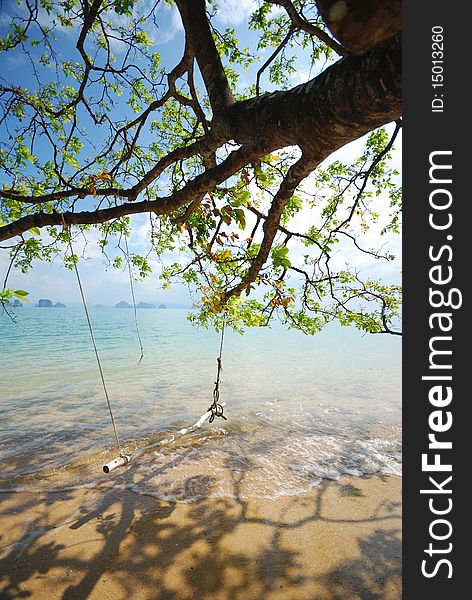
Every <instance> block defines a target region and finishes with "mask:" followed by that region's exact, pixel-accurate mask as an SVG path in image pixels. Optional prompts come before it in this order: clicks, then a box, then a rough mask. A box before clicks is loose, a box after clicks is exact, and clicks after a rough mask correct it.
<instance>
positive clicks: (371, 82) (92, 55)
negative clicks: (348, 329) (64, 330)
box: [0, 0, 401, 333]
mask: <svg viewBox="0 0 472 600" xmlns="http://www.w3.org/2000/svg"><path fill="white" fill-rule="evenodd" d="M218 4H221V5H222V6H223V7H224V6H225V1H224V0H208V1H207V2H205V1H204V0H175V1H174V0H152V1H151V0H21V1H20V2H19V5H18V7H17V8H16V9H14V10H15V12H11V13H9V14H8V15H7V16H8V18H7V19H6V18H5V15H4V18H3V22H4V23H5V22H7V23H8V27H7V30H6V31H4V32H3V34H2V39H1V42H0V49H1V51H2V53H3V55H4V58H5V57H23V59H25V60H26V61H27V66H28V75H25V77H23V76H22V78H21V80H20V78H18V77H16V78H15V79H16V80H15V81H10V80H7V78H6V77H5V76H3V77H2V80H1V85H0V102H1V105H2V116H1V121H0V127H1V132H2V136H1V137H2V142H1V146H0V170H1V173H2V174H1V182H0V183H1V189H0V210H1V213H0V218H1V222H0V240H1V241H3V242H5V241H7V245H6V246H3V248H8V250H9V252H10V254H11V264H10V266H12V265H13V266H14V267H16V268H21V269H23V270H27V269H28V268H29V267H30V266H31V263H32V261H33V260H35V259H46V260H48V259H51V258H52V257H53V256H55V255H56V254H58V253H60V254H63V255H64V259H65V261H66V264H68V265H69V266H71V265H73V264H74V262H76V261H77V260H78V256H76V255H72V256H71V255H70V254H67V250H66V241H67V239H68V237H69V236H72V237H74V236H77V235H78V234H79V233H85V235H87V233H89V232H90V231H91V230H92V229H95V230H97V231H98V232H99V237H100V240H99V243H100V245H101V247H102V249H103V251H104V253H105V252H106V251H107V248H109V247H110V244H111V240H118V243H120V242H119V241H120V240H121V239H122V238H123V237H124V238H126V236H128V235H130V234H131V216H132V215H136V214H141V213H145V214H147V215H149V233H150V244H151V247H152V248H153V251H154V252H156V253H157V254H158V256H164V255H165V253H166V252H169V251H178V252H179V259H178V261H177V262H175V263H174V264H172V265H171V266H168V265H167V266H166V267H165V268H163V270H162V273H161V274H160V276H161V277H162V278H163V279H164V280H165V281H171V280H175V279H176V278H177V279H180V280H183V281H184V282H186V283H187V284H189V285H190V286H191V287H192V289H195V290H198V293H199V307H200V312H199V313H198V315H197V316H195V317H194V318H195V319H197V320H199V321H200V322H202V323H204V324H206V323H208V322H211V321H212V322H215V323H216V325H217V326H218V324H219V323H220V322H221V315H222V314H224V315H225V318H229V319H230V321H231V323H232V324H233V326H235V327H239V326H243V325H260V324H264V323H267V322H269V321H270V319H271V318H272V317H273V316H275V315H278V316H280V317H281V318H282V319H283V320H284V321H285V322H286V323H287V324H288V325H289V326H291V327H296V328H299V329H301V330H303V331H305V332H308V333H313V332H315V331H318V330H319V329H320V328H321V327H322V326H323V325H324V324H325V323H327V322H329V321H331V320H333V319H337V320H339V321H341V323H343V324H355V325H356V326H357V327H358V328H360V329H362V330H365V331H370V332H390V333H394V331H393V329H394V326H393V325H392V323H395V319H396V318H397V315H398V311H399V294H400V288H399V286H398V285H386V284H385V283H382V282H381V281H376V280H373V279H372V278H368V279H367V280H363V279H362V278H361V274H360V273H359V272H358V270H357V269H356V267H355V266H348V265H346V266H345V267H340V266H339V265H337V266H336V265H333V256H334V254H335V248H336V244H338V247H341V248H342V249H343V252H344V253H345V255H346V258H347V259H349V257H350V256H351V255H352V254H353V253H354V252H364V253H367V254H369V255H371V256H375V257H376V258H379V259H383V260H390V259H391V258H392V256H391V255H390V254H389V253H385V252H382V251H379V250H375V249H371V248H365V247H364V246H363V243H362V241H363V234H364V233H365V231H366V230H367V228H368V227H369V225H370V224H371V222H372V221H375V219H376V217H377V214H376V198H377V197H378V196H379V195H381V192H383V193H386V194H388V197H389V201H390V206H391V215H390V216H391V218H390V220H389V222H388V223H387V224H386V225H385V227H384V233H386V232H396V231H398V228H399V211H400V190H399V187H398V185H397V183H396V179H395V175H396V173H395V171H394V170H393V169H392V168H391V167H390V166H389V162H388V159H389V157H390V155H391V151H392V147H393V144H394V142H395V139H396V137H397V135H398V132H399V130H400V128H401V120H400V115H401V31H400V30H401V17H400V15H401V4H400V2H399V1H398V0H385V1H381V0H369V1H367V0H346V1H345V2H344V1H334V2H333V1H332V0H318V1H316V2H315V1H313V0H259V1H256V0H254V2H253V9H254V10H253V12H252V14H251V16H250V18H249V19H248V22H247V27H248V30H247V31H248V33H247V37H248V40H249V42H250V43H249V42H248V47H245V44H242V43H241V42H240V41H239V40H238V39H237V37H236V33H235V30H234V29H231V28H226V29H221V27H220V29H218V26H217V25H218V15H219V14H220V11H221V6H218ZM226 4H227V1H226ZM234 4H235V3H234ZM7 6H8V9H11V10H13V5H7ZM3 8H4V10H5V6H4V7H3ZM175 15H178V19H179V20H178V22H177V23H179V22H180V23H181V24H182V32H181V34H180V37H181V43H182V51H181V54H180V55H179V57H178V58H177V59H175V57H174V55H172V56H169V53H168V52H167V53H166V52H164V53H162V52H161V53H159V52H158V51H156V49H157V48H158V47H159V46H158V42H159V36H160V35H161V34H160V32H161V31H162V28H163V27H164V24H165V23H166V20H167V22H169V19H171V18H173V16H175ZM220 23H221V20H220ZM335 37H336V38H337V39H335ZM71 42H72V43H71ZM300 55H303V56H304V57H305V60H306V61H307V63H309V66H310V69H312V70H313V72H318V74H317V75H316V76H314V77H311V76H307V81H305V82H303V83H301V84H299V85H296V86H294V85H293V79H291V75H293V73H294V70H295V66H294V65H295V62H296V60H297V56H300ZM163 59H165V60H163ZM172 60H173V62H172V64H168V63H170V62H171V61H172ZM164 62H165V63H166V64H164ZM244 69H246V70H248V72H249V73H251V76H252V77H253V81H252V83H251V85H249V86H248V87H247V89H245V90H242V89H241V86H238V78H239V77H240V75H241V73H242V72H243V71H244ZM25 73H26V71H25ZM10 79H11V78H10ZM264 89H267V90H268V91H264ZM388 123H394V124H395V125H394V127H393V129H392V128H391V132H390V134H388V133H387V130H386V129H385V128H384V126H385V125H386V124H388ZM366 134H368V135H367V137H366V143H365V147H364V150H363V152H362V153H361V156H359V157H358V158H357V159H355V160H354V161H353V162H352V163H351V164H344V163H342V162H340V161H339V160H336V161H334V162H330V163H329V164H327V166H323V165H322V164H321V163H323V161H325V159H327V158H328V157H330V156H331V155H332V154H333V153H334V152H335V151H336V150H338V149H339V148H341V147H342V146H344V145H345V144H347V143H348V142H351V141H353V140H357V139H359V138H361V137H362V136H365V135H366ZM300 215H307V216H306V219H305V220H306V221H308V222H307V223H305V224H304V225H303V229H302V230H300V228H295V226H294V222H295V223H297V222H299V221H300V218H299V217H300ZM89 235H90V233H89ZM121 247H123V246H121ZM124 254H125V258H126V259H127V260H130V261H131V263H132V265H133V268H134V269H137V270H138V271H139V273H140V275H141V276H144V275H146V274H147V273H148V272H149V264H148V261H147V259H146V257H145V256H140V255H138V254H132V255H130V254H129V253H128V252H127V251H125V252H124ZM110 260H111V261H112V262H113V263H114V265H115V266H117V267H120V266H121V264H122V259H121V257H120V256H119V255H117V256H115V257H113V258H111V259H110ZM338 262H339V261H338ZM7 279H8V274H7V278H6V280H5V285H4V290H3V296H2V297H3V300H4V301H6V300H7V299H10V298H13V297H14V296H15V290H12V289H10V288H8V287H7ZM24 294H25V292H22V291H21V290H20V291H19V295H20V296H21V297H24ZM16 295H17V296H18V294H16Z"/></svg>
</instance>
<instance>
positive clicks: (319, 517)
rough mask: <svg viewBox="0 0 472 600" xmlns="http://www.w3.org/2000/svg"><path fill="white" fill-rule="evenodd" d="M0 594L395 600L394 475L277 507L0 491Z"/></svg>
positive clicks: (325, 488)
mask: <svg viewBox="0 0 472 600" xmlns="http://www.w3.org/2000/svg"><path fill="white" fill-rule="evenodd" d="M0 501H1V508H0V532H1V533H0V597H1V598H2V600H6V599H10V598H34V599H38V600H41V599H43V598H44V599H48V600H52V599H56V598H63V599H72V598H93V599H97V600H98V599H100V600H104V599H121V598H123V599H124V598H128V599H139V600H141V599H142V600H148V599H149V600H151V599H152V600H165V599H166V600H167V599H168V600H181V599H182V600H184V599H187V598H194V599H197V598H198V599H202V600H203V599H207V598H208V599H210V598H211V599H214V600H217V599H221V600H223V599H224V600H226V599H227V600H230V599H231V600H237V599H245V600H247V599H250V600H252V599H254V600H256V599H257V600H262V599H269V600H272V599H274V600H275V599H284V600H305V599H307V600H308V599H310V600H357V599H359V600H361V599H362V600H374V599H386V600H397V599H399V598H401V479H400V478H398V477H387V476H383V475H374V476H370V477H363V478H354V477H348V476H345V477H342V478H341V480H340V481H338V482H325V483H323V484H321V485H319V486H317V487H315V488H313V489H312V490H311V491H310V492H307V493H303V494H300V495H298V496H292V497H281V498H278V499H275V500H264V499H253V500H249V501H248V500H241V499H239V500H238V499H226V498H210V499H205V500H201V501H199V502H194V503H169V502H163V501H161V500H158V499H156V498H153V497H148V496H142V495H136V494H134V493H132V492H130V491H129V490H116V489H112V487H111V485H110V483H109V482H104V483H103V484H101V485H100V486H98V487H95V488H93V489H77V490H70V491H62V492H51V493H44V492H37V493H32V492H17V493H2V494H1V495H0Z"/></svg>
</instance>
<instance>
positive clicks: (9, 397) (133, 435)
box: [0, 307, 401, 501]
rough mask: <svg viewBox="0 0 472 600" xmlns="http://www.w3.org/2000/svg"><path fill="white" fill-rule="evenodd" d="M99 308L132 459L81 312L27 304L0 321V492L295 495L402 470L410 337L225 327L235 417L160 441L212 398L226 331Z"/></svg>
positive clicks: (97, 322)
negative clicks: (100, 484)
mask: <svg viewBox="0 0 472 600" xmlns="http://www.w3.org/2000/svg"><path fill="white" fill-rule="evenodd" d="M133 313H134V311H133V310H129V309H116V308H91V309H90V315H91V319H92V323H93V326H94V331H95V337H96V341H97V345H98V349H99V353H100V358H101V361H102V365H103V371H104V375H105V380H106V385H107V388H108V392H109V396H110V400H111V404H112V408H113V413H114V417H115V420H116V423H117V427H118V433H119V436H120V438H121V440H122V443H123V446H124V447H125V448H126V451H127V452H130V453H133V454H135V455H136V458H134V459H133V460H132V461H131V462H130V464H129V465H128V467H126V468H125V469H119V470H117V471H114V472H113V473H112V474H110V475H104V474H103V472H102V465H103V464H104V463H105V462H107V461H108V460H110V459H111V458H113V457H114V456H116V454H117V452H116V446H114V436H113V430H112V427H111V422H110V416H109V413H108V408H107V404H106V399H105V396H104V391H103V388H102V383H101V380H100V376H99V372H98V368H97V364H96V362H95V356H94V353H93V348H92V345H91V342H90V337H89V332H88V329H87V324H86V321H85V319H84V314H83V310H82V309H80V308H26V307H24V308H18V309H16V322H12V321H11V319H9V318H8V316H7V315H5V314H3V315H2V316H1V317H0V340H1V346H0V384H1V387H0V398H1V410H2V414H1V419H0V490H7V489H35V490H38V489H44V490H52V489H63V488H64V487H70V486H93V485H95V484H96V482H97V481H100V480H102V479H103V478H108V479H110V480H111V481H112V482H113V484H114V485H117V486H121V487H126V488H128V489H131V490H133V491H134V492H136V493H143V494H150V495H154V496H156V497H159V498H162V499H167V500H183V501H192V500H196V499H199V498H205V497H215V496H220V497H242V498H250V497H265V498H274V497H277V496H280V495H292V494H296V493H299V492H300V491H305V490H308V489H309V488H310V487H312V486H314V485H316V484H317V483H319V482H320V481H322V480H323V479H326V478H329V479H338V478H339V477H340V476H341V475H342V474H343V473H346V474H351V475H358V476H361V475H364V474H370V473H385V474H395V475H400V474H401V344H400V338H399V337H396V336H389V335H362V334H361V333H360V332H358V331H356V330H353V329H351V328H345V327H340V326H336V325H330V326H328V327H327V328H326V329H325V330H324V331H323V332H322V333H320V334H318V335H315V336H305V335H303V334H301V333H299V332H295V331H287V330H286V329H284V328H283V327H282V326H281V325H280V324H275V325H274V326H273V327H272V328H271V329H269V328H257V329H251V330H249V331H247V332H246V333H245V334H244V335H239V334H238V333H235V332H232V331H227V332H226V335H225V345H224V355H223V371H222V375H221V387H220V400H221V401H224V402H226V407H225V415H226V416H227V420H222V419H218V418H217V419H216V420H215V421H214V422H213V423H212V424H211V425H210V424H208V423H206V424H205V425H204V426H203V427H202V428H201V429H199V430H197V431H196V432H194V433H192V434H190V435H188V436H184V437H182V438H181V439H177V440H176V441H175V442H173V443H170V444H167V445H165V446H161V445H160V444H159V442H160V441H162V440H163V439H164V438H169V436H170V435H172V434H175V433H176V432H177V431H178V430H179V429H180V428H182V427H185V426H188V425H192V424H193V423H194V422H195V421H196V420H197V419H198V418H199V417H200V415H202V414H203V413H204V412H205V411H206V410H207V408H208V407H209V405H210V404H211V401H212V391H213V386H214V381H215V375H216V357H217V354H218V349H219V342H220V339H219V335H218V334H216V333H215V332H214V331H211V330H210V331H207V330H203V329H199V328H196V327H194V326H192V325H191V324H190V323H189V322H188V320H187V314H188V311H186V310H181V309H155V310H154V309H141V310H139V311H138V320H139V328H140V334H141V338H142V342H143V346H144V359H143V360H142V361H141V363H140V364H139V365H138V364H137V363H138V360H139V355H140V351H139V344H138V340H137V335H136V328H135V322H134V314H133Z"/></svg>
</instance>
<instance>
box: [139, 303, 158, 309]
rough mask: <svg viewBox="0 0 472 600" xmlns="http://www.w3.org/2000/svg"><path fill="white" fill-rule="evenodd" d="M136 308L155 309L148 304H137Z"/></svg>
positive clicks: (154, 306)
mask: <svg viewBox="0 0 472 600" xmlns="http://www.w3.org/2000/svg"><path fill="white" fill-rule="evenodd" d="M136 308H156V305H155V304H150V303H149V302H138V304H136Z"/></svg>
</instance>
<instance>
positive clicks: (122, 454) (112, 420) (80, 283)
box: [61, 214, 126, 458]
mask: <svg viewBox="0 0 472 600" xmlns="http://www.w3.org/2000/svg"><path fill="white" fill-rule="evenodd" d="M61 219H62V224H63V226H64V231H65V232H66V233H67V242H68V245H69V250H70V257H71V261H72V264H73V266H74V271H75V275H76V277H77V283H78V284H79V290H80V296H81V298H82V304H83V307H84V312H85V317H86V319H87V324H88V328H89V332H90V338H91V339H92V346H93V349H94V352H95V357H96V359H97V365H98V370H99V372H100V378H101V380H102V385H103V391H104V393H105V398H106V401H107V405H108V412H109V413H110V419H111V424H112V426H113V432H114V434H115V440H116V445H117V447H118V450H119V452H120V457H121V458H126V455H125V454H124V452H123V448H122V446H121V443H120V438H119V437H118V431H117V428H116V424H115V419H114V417H113V411H112V408H111V403H110V398H109V396H108V390H107V386H106V383H105V377H104V375H103V369H102V364H101V362H100V356H99V354H98V348H97V344H96V342H95V336H94V333H93V329H92V322H91V321H90V316H89V313H88V310H87V303H86V302H85V294H84V290H83V287H82V282H81V280H80V275H79V269H78V267H77V264H76V261H75V259H74V249H73V247H72V236H71V233H70V229H69V226H68V225H67V223H66V221H65V219H64V215H63V214H61Z"/></svg>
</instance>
